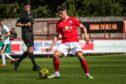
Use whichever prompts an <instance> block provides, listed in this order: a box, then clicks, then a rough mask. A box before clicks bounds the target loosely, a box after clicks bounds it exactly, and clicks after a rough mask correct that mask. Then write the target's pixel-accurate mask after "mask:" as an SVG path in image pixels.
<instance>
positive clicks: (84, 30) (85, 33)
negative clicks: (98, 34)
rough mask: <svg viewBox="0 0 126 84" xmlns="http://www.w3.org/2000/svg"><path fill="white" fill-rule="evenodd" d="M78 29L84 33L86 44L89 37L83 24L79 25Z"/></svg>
mask: <svg viewBox="0 0 126 84" xmlns="http://www.w3.org/2000/svg"><path fill="white" fill-rule="evenodd" d="M80 28H82V30H83V33H84V36H85V40H86V43H88V42H89V35H88V33H87V29H86V27H85V26H84V25H83V24H81V25H80Z"/></svg>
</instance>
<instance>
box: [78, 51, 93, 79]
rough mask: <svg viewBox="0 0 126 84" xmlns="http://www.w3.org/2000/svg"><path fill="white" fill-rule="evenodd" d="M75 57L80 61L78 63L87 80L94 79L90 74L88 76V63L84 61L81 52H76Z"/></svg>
mask: <svg viewBox="0 0 126 84" xmlns="http://www.w3.org/2000/svg"><path fill="white" fill-rule="evenodd" d="M76 56H77V57H78V58H79V60H80V63H81V66H82V68H83V70H84V72H85V74H86V76H87V78H89V79H94V77H92V76H91V75H90V74H89V70H88V63H87V61H86V59H85V58H84V57H83V53H82V51H78V52H76Z"/></svg>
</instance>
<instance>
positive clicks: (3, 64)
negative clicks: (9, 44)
mask: <svg viewBox="0 0 126 84" xmlns="http://www.w3.org/2000/svg"><path fill="white" fill-rule="evenodd" d="M0 53H1V58H2V64H1V65H0V66H1V67H2V66H6V59H5V54H4V53H3V50H0Z"/></svg>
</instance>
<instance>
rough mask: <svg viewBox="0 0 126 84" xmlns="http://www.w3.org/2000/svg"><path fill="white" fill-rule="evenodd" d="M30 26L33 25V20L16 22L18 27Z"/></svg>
mask: <svg viewBox="0 0 126 84" xmlns="http://www.w3.org/2000/svg"><path fill="white" fill-rule="evenodd" d="M24 26H25V27H28V26H32V23H31V22H28V23H21V22H17V23H16V27H24Z"/></svg>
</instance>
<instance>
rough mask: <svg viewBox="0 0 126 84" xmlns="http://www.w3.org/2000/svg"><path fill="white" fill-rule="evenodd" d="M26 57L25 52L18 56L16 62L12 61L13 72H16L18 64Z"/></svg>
mask: <svg viewBox="0 0 126 84" xmlns="http://www.w3.org/2000/svg"><path fill="white" fill-rule="evenodd" d="M26 56H28V52H27V51H25V52H24V53H23V54H22V56H20V57H19V58H18V60H16V61H14V70H15V71H17V68H18V67H19V64H20V63H21V61H22V60H23V59H24V58H25V57H26Z"/></svg>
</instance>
